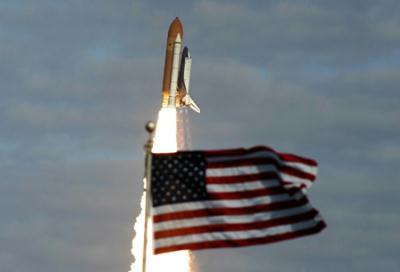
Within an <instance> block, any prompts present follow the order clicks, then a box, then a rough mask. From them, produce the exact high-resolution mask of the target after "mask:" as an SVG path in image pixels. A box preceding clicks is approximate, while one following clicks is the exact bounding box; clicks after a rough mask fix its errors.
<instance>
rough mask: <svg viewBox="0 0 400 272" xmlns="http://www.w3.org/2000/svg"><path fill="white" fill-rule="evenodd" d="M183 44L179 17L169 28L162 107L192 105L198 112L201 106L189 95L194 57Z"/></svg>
mask: <svg viewBox="0 0 400 272" xmlns="http://www.w3.org/2000/svg"><path fill="white" fill-rule="evenodd" d="M182 44H183V27H182V24H181V21H180V20H179V18H178V17H176V18H175V20H174V21H173V22H172V23H171V25H170V27H169V30H168V37H167V45H166V52H165V64H164V76H163V83H162V107H163V108H165V107H170V108H180V107H190V108H191V109H193V110H194V111H196V112H200V108H199V107H198V106H197V105H196V103H195V102H194V101H193V99H192V98H191V97H190V95H189V84H190V72H191V67H192V58H191V57H190V53H189V49H188V48H187V47H185V48H184V49H183V50H181V49H182Z"/></svg>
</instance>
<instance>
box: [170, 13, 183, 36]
mask: <svg viewBox="0 0 400 272" xmlns="http://www.w3.org/2000/svg"><path fill="white" fill-rule="evenodd" d="M178 33H179V34H181V39H182V38H183V27H182V23H181V21H180V20H179V18H178V17H176V18H175V20H173V21H172V23H171V25H170V26H169V30H168V37H172V38H174V39H175V38H176V35H178Z"/></svg>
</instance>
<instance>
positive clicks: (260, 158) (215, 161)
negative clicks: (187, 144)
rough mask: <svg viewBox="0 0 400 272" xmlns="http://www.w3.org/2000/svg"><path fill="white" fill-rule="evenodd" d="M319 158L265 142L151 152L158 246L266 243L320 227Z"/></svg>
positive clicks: (179, 247) (163, 249)
mask: <svg viewBox="0 0 400 272" xmlns="http://www.w3.org/2000/svg"><path fill="white" fill-rule="evenodd" d="M316 173H317V163H316V161H314V160H312V159H308V158H304V157H300V156H296V155H292V154H286V153H279V152H276V151H274V150H273V149H271V148H269V147H265V146H257V147H253V148H249V149H243V148H242V149H230V150H218V151H181V152H177V153H171V154H153V158H152V173H151V195H152V202H153V230H154V251H155V253H156V254H158V253H164V252H169V251H175V250H183V249H189V250H196V249H206V248H222V247H239V246H250V245H258V244H267V243H272V242H278V241H282V240H287V239H293V238H297V237H301V236H306V235H311V234H314V233H318V232H320V231H321V230H322V229H323V228H325V226H326V225H325V223H324V221H323V220H322V218H321V217H320V215H319V213H318V211H317V210H315V209H314V208H313V207H312V206H311V205H310V203H309V201H308V198H307V197H306V195H305V190H306V189H307V188H309V187H310V186H311V185H312V183H313V182H314V180H315V178H316Z"/></svg>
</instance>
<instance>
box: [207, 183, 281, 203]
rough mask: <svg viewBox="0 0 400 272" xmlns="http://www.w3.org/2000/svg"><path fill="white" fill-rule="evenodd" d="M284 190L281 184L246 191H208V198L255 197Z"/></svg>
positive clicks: (276, 193)
mask: <svg viewBox="0 0 400 272" xmlns="http://www.w3.org/2000/svg"><path fill="white" fill-rule="evenodd" d="M286 193H287V192H286V190H285V189H284V188H283V187H282V186H276V187H272V188H262V189H255V190H248V191H237V192H221V193H220V192H218V193H217V192H208V196H209V199H210V200H222V199H224V200H228V199H243V198H256V197H260V196H268V195H278V194H286Z"/></svg>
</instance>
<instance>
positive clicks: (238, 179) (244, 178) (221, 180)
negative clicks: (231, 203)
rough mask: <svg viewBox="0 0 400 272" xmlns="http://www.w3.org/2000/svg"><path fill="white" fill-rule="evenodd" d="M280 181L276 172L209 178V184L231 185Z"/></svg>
mask: <svg viewBox="0 0 400 272" xmlns="http://www.w3.org/2000/svg"><path fill="white" fill-rule="evenodd" d="M272 179H280V177H279V175H278V173H276V172H263V173H258V174H250V175H240V176H222V177H207V184H231V183H242V182H252V181H260V180H272Z"/></svg>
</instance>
